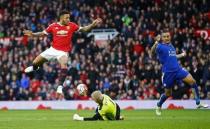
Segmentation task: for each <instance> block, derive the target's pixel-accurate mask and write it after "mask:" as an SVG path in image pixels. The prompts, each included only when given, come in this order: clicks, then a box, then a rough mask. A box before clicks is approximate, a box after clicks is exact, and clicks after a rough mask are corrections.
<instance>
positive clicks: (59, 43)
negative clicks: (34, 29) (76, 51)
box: [44, 22, 79, 52]
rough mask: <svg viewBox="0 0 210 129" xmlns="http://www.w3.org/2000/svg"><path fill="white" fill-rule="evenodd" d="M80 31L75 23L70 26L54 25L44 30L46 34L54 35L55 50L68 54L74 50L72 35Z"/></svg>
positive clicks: (70, 23)
mask: <svg viewBox="0 0 210 129" xmlns="http://www.w3.org/2000/svg"><path fill="white" fill-rule="evenodd" d="M78 29H79V26H78V25H77V24H75V23H73V22H69V24H68V25H61V24H60V23H52V24H50V25H49V26H48V27H47V29H45V30H44V33H45V34H48V33H51V34H52V35H53V41H52V47H53V48H55V49H57V50H61V51H65V52H68V51H70V50H71V49H72V35H73V33H74V32H75V31H77V30H78Z"/></svg>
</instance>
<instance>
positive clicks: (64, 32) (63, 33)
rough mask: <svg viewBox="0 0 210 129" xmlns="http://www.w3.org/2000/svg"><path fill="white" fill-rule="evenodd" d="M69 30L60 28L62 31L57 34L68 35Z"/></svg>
mask: <svg viewBox="0 0 210 129" xmlns="http://www.w3.org/2000/svg"><path fill="white" fill-rule="evenodd" d="M67 33H68V31H65V30H60V31H57V33H56V34H57V35H67Z"/></svg>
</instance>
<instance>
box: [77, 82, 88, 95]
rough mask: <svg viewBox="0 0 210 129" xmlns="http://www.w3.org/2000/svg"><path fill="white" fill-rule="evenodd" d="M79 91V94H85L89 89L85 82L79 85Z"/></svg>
mask: <svg viewBox="0 0 210 129" xmlns="http://www.w3.org/2000/svg"><path fill="white" fill-rule="evenodd" d="M77 91H78V92H79V95H85V94H86V91H87V87H86V85H85V84H79V85H77Z"/></svg>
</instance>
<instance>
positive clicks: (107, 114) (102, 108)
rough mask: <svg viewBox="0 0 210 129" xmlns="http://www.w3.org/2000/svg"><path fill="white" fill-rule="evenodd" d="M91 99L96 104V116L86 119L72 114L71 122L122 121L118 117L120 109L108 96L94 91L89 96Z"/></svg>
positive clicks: (120, 117) (121, 118)
mask: <svg viewBox="0 0 210 129" xmlns="http://www.w3.org/2000/svg"><path fill="white" fill-rule="evenodd" d="M91 98H92V99H93V100H94V101H95V102H96V103H97V104H98V107H97V109H96V114H95V115H94V116H93V117H87V118H85V117H81V116H79V115H78V114H74V116H73V120H78V121H95V120H123V117H122V116H120V107H119V106H118V104H117V103H115V102H114V101H113V100H112V99H111V98H110V97H109V96H107V95H105V94H102V93H101V92H100V91H94V92H93V93H92V94H91Z"/></svg>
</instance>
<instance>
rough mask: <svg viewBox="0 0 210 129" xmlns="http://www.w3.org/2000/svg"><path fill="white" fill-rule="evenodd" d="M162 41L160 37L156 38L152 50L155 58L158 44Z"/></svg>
mask: <svg viewBox="0 0 210 129" xmlns="http://www.w3.org/2000/svg"><path fill="white" fill-rule="evenodd" d="M159 41H160V35H157V36H156V37H155V43H154V44H153V46H152V48H151V55H152V56H153V55H154V54H155V50H156V48H157V45H158V42H159Z"/></svg>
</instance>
